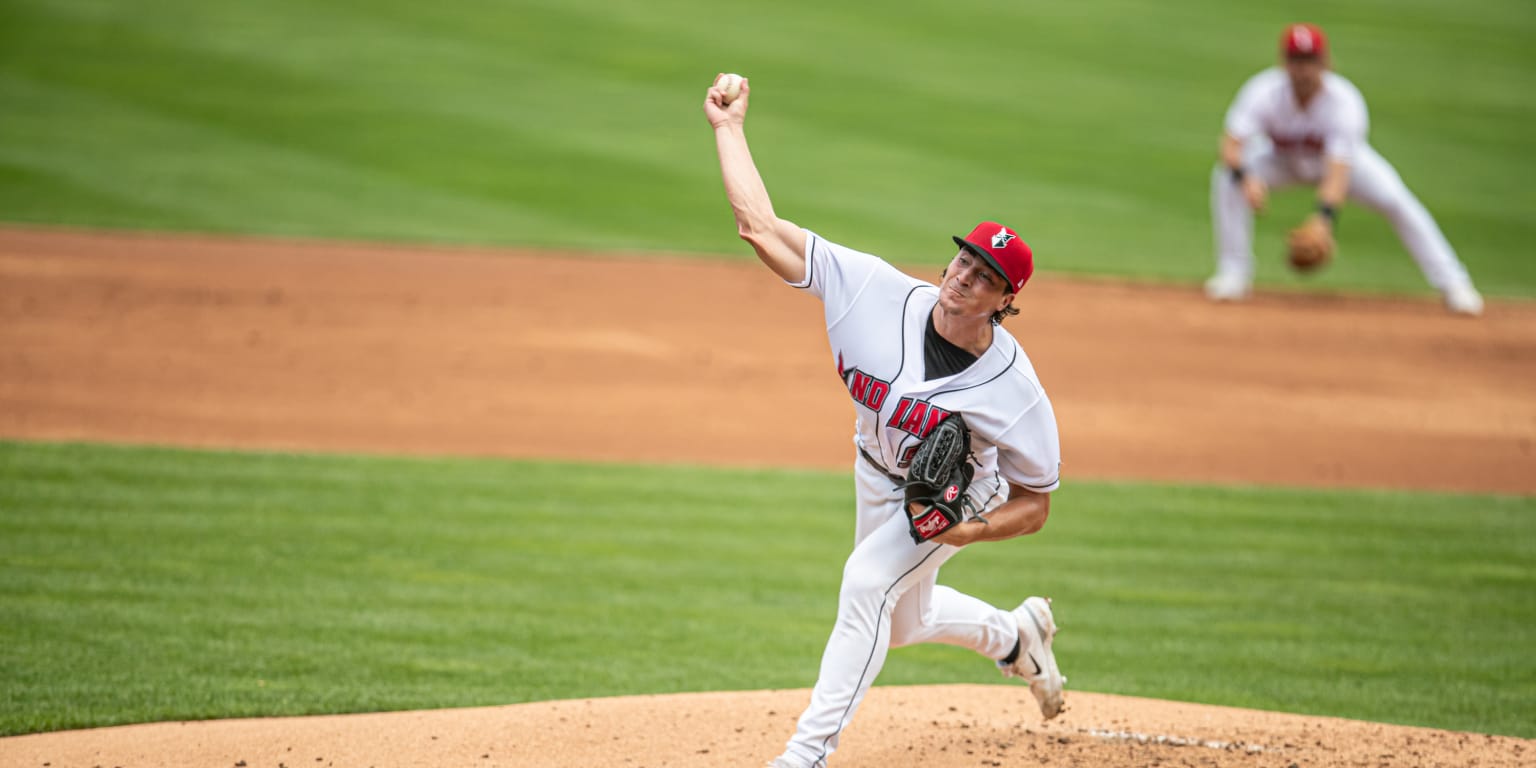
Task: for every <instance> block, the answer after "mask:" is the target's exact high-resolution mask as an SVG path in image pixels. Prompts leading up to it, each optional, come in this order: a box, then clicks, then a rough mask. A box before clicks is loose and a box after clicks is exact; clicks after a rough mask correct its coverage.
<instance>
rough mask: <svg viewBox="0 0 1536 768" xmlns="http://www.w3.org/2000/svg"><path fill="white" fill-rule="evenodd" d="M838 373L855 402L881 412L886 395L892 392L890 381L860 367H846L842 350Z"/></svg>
mask: <svg viewBox="0 0 1536 768" xmlns="http://www.w3.org/2000/svg"><path fill="white" fill-rule="evenodd" d="M837 375H838V376H839V377H840V378H842V380H843V385H844V386H846V387H848V394H849V395H851V396H852V397H853V401H854V402H855V403H858V404H859V405H862V406H864V407H865V408H868V409H870V410H872V411H875V412H876V413H879V412H880V406H883V405H885V396H886V395H889V394H890V393H891V383H890V382H888V381H882V380H880V379H877V378H875V377H873V376H871V375H869V374H867V373H865V372H863V371H861V370H859V369H858V368H854V369H852V370H848V369H846V368H844V367H843V355H842V353H841V352H839V353H838V355H837Z"/></svg>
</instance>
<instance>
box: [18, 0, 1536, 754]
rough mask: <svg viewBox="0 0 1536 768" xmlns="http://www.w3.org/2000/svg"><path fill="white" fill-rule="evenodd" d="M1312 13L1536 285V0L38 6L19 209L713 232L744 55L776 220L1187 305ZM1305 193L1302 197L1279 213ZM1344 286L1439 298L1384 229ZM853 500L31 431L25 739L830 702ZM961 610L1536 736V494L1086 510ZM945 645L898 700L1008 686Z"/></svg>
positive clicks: (1479, 259) (1458, 209)
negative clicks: (722, 700) (306, 717)
mask: <svg viewBox="0 0 1536 768" xmlns="http://www.w3.org/2000/svg"><path fill="white" fill-rule="evenodd" d="M1302 18H1305V19H1308V20H1312V21H1317V22H1319V23H1321V24H1323V25H1324V26H1325V28H1327V29H1328V30H1329V32H1330V33H1331V34H1332V36H1333V39H1334V45H1335V49H1336V61H1337V64H1338V68H1339V70H1340V71H1341V72H1343V73H1344V74H1346V75H1348V76H1349V77H1351V78H1352V79H1353V80H1354V81H1355V82H1356V83H1357V84H1358V85H1359V86H1360V87H1361V89H1362V90H1363V91H1364V93H1365V95H1366V97H1367V99H1368V101H1369V103H1370V107H1371V115H1372V121H1373V132H1372V141H1373V143H1374V144H1375V146H1377V147H1378V148H1379V149H1380V150H1381V151H1382V152H1383V154H1385V155H1386V156H1387V157H1388V158H1389V159H1390V160H1391V161H1393V163H1394V164H1395V165H1396V166H1397V168H1398V169H1399V171H1401V173H1402V174H1403V176H1404V178H1405V179H1406V180H1407V181H1408V183H1409V185H1410V187H1411V188H1413V189H1414V190H1415V191H1416V192H1417V193H1418V195H1419V196H1420V197H1421V198H1422V199H1423V201H1424V202H1425V203H1426V205H1428V207H1429V208H1430V210H1431V211H1433V212H1434V213H1435V215H1436V216H1437V218H1438V220H1439V221H1440V223H1441V225H1442V227H1443V228H1444V229H1445V231H1446V233H1447V235H1448V236H1449V237H1450V239H1451V241H1452V242H1453V243H1454V244H1455V245H1456V246H1457V248H1458V250H1459V252H1460V254H1461V256H1462V258H1463V259H1464V260H1465V261H1466V262H1467V264H1468V266H1469V268H1470V269H1471V271H1472V273H1473V275H1474V277H1475V278H1476V279H1477V280H1478V283H1479V285H1480V287H1482V288H1483V290H1484V291H1485V292H1486V293H1488V294H1491V295H1501V296H1507V297H1522V298H1530V297H1536V260H1533V259H1531V258H1529V252H1530V243H1532V242H1536V192H1533V191H1532V188H1531V186H1530V184H1529V183H1528V179H1530V178H1531V177H1533V176H1536V148H1533V146H1532V144H1531V142H1530V140H1529V136H1530V125H1531V124H1532V123H1533V122H1536V89H1532V88H1531V87H1530V83H1531V81H1532V79H1533V76H1536V46H1532V45H1531V44H1530V41H1531V40H1533V39H1536V5H1533V4H1531V3H1528V2H1523V0H1473V1H1472V2H1465V3H1458V4H1445V3H1432V2H1425V1H1423V0H1394V1H1393V2H1387V1H1386V0H1351V1H1350V2H1329V3H1324V2H1280V3H1268V4H1263V5H1262V7H1260V6H1256V5H1240V4H1232V3H1222V2H1216V0H1181V1H1179V2H1167V3H1136V2H1128V1H1127V0H1114V1H1110V2H1088V3H1078V4H1060V3H1056V4H1048V3H1039V2H1010V3H1004V2H985V1H983V0H959V2H949V3H944V4H938V5H935V4H931V3H920V2H915V0H898V2H895V3H885V4H880V5H878V6H874V5H870V6H860V7H850V6H846V5H840V4H835V3H824V2H807V1H806V0H780V1H778V2H772V3H769V2H748V3H737V4H727V5H722V4H719V3H704V2H688V1H681V0H657V1H656V2H650V3H634V4H621V3H607V2H596V1H595V0H562V1H561V2H553V1H552V0H516V1H515V2H513V3H498V2H491V0H461V2H455V3H416V2H400V1H399V0H372V1H370V2H363V1H362V0H329V1H328V2H300V1H299V0H271V1H270V2H263V3H254V4H236V3H206V2H192V1H191V0H144V2H136V3H120V2H112V1H111V0H10V2H6V3H3V4H0V222H8V223H19V224H40V225H49V226H68V227H106V228H123V229H149V230H193V231H204V232H215V233H255V234H268V235H277V236H294V237H320V238H347V239H377V240H387V241H406V242H410V241H421V242H434V243H475V244H506V245H533V246H551V247H556V248H564V249H599V250H605V251H615V250H619V251H636V252H642V253H644V252H653V251H657V252H681V253H692V254H697V255H698V256H699V257H700V258H741V259H746V258H750V254H749V252H748V250H747V249H746V248H745V246H743V245H742V244H741V243H740V242H739V241H738V240H736V238H735V234H734V225H733V223H732V221H731V217H730V212H729V209H728V207H727V206H726V204H725V201H724V198H723V195H722V193H721V188H720V181H719V174H718V169H717V167H716V165H715V158H714V149H713V142H712V138H711V136H710V133H709V130H708V128H707V126H706V124H705V122H704V120H703V117H702V114H701V111H700V103H701V101H702V98H703V92H704V89H705V87H706V86H707V85H708V83H709V82H710V80H711V78H712V77H713V75H714V74H715V73H716V72H718V71H721V70H731V71H737V72H742V73H745V74H747V75H748V76H750V77H751V78H752V79H753V85H754V88H755V93H754V97H753V113H752V117H751V118H750V122H749V133H750V135H751V136H752V139H753V141H754V152H755V155H756V158H757V160H758V162H759V164H760V166H761V167H762V169H763V171H764V174H765V176H766V178H767V180H768V183H769V187H770V190H772V192H773V193H774V197H775V203H776V207H777V209H778V212H779V213H780V214H781V215H784V216H786V217H788V218H790V219H793V220H795V221H797V222H799V223H801V224H803V225H806V226H808V227H811V228H813V229H815V230H817V231H818V232H820V233H822V234H824V235H826V236H828V237H831V238H833V239H835V240H839V241H841V242H845V243H847V244H849V245H853V246H856V247H860V248H863V249H866V250H871V251H874V252H876V253H880V254H881V255H884V256H886V257H887V258H889V259H890V260H892V261H896V262H899V263H905V264H924V263H930V264H938V263H941V262H942V261H943V260H944V259H946V258H948V257H949V256H950V255H951V254H952V246H951V245H950V243H949V239H948V237H949V235H951V234H957V233H960V232H963V231H965V230H966V229H968V228H969V227H970V226H971V225H972V224H973V223H974V222H975V221H976V220H978V219H980V218H984V217H996V218H1001V219H1004V220H1006V221H1009V222H1011V223H1014V224H1015V225H1016V226H1018V227H1019V228H1020V229H1021V230H1022V231H1023V232H1024V233H1025V234H1026V236H1027V238H1028V239H1029V240H1030V241H1031V243H1032V244H1033V245H1034V246H1035V248H1036V251H1037V253H1038V254H1039V256H1040V260H1041V267H1042V269H1045V270H1050V271H1055V272H1068V273H1081V274H1101V275H1111V276H1123V277H1130V278H1136V279H1149V280H1162V281H1182V282H1191V283H1192V282H1194V281H1197V280H1199V279H1201V278H1203V277H1204V276H1205V275H1206V274H1207V273H1208V272H1209V269H1210V256H1209V253H1210V239H1211V237H1210V232H1209V229H1210V225H1209V222H1208V214H1207V187H1206V185H1207V175H1208V173H1209V169H1210V167H1211V164H1212V163H1213V162H1214V150H1215V144H1216V137H1217V134H1218V132H1219V130H1220V126H1221V119H1222V114H1223V111H1224V110H1225V108H1226V106H1227V104H1228V102H1229V101H1230V99H1231V97H1232V96H1233V94H1234V93H1235V91H1236V89H1237V87H1238V86H1239V85H1240V84H1241V82H1242V81H1243V80H1244V79H1245V78H1246V77H1248V76H1249V75H1250V74H1252V73H1253V72H1255V71H1257V70H1258V69H1260V68H1262V67H1264V66H1266V65H1268V64H1269V63H1270V61H1271V56H1272V54H1271V50H1272V48H1273V43H1274V41H1275V39H1276V38H1277V36H1278V34H1279V30H1280V28H1281V27H1282V26H1283V24H1284V23H1286V22H1288V21H1292V20H1296V19H1302ZM1308 206H1309V198H1308V196H1307V195H1306V194H1305V193H1304V192H1293V193H1291V194H1288V195H1282V196H1281V197H1279V198H1278V199H1277V200H1276V201H1275V205H1274V209H1273V211H1272V213H1271V215H1269V216H1268V217H1266V218H1264V219H1263V220H1261V221H1260V224H1259V231H1260V236H1261V237H1268V238H1269V239H1270V242H1272V243H1273V244H1274V258H1270V259H1267V260H1264V261H1263V263H1262V264H1261V267H1260V269H1261V271H1260V279H1261V281H1263V282H1266V283H1268V284H1270V285H1279V286H1295V285H1298V284H1299V281H1298V280H1297V279H1296V278H1294V277H1291V276H1289V275H1288V274H1286V273H1285V271H1284V270H1283V269H1282V267H1281V266H1280V259H1279V257H1278V251H1279V237H1280V233H1281V232H1282V231H1283V230H1284V229H1286V228H1287V227H1289V226H1290V225H1291V224H1292V223H1294V222H1295V221H1296V220H1299V218H1300V217H1301V216H1302V214H1303V213H1304V212H1305V211H1306V209H1307V208H1308ZM1341 227H1342V241H1343V242H1342V251H1341V254H1340V259H1339V260H1338V261H1337V263H1336V264H1335V265H1334V266H1333V267H1330V270H1329V272H1327V273H1326V274H1324V275H1321V276H1319V277H1318V278H1315V279H1313V280H1311V281H1310V284H1311V287H1312V288H1313V289H1319V290H1350V291H1378V292H1422V291H1424V290H1426V289H1425V287H1424V285H1423V281H1422V278H1421V277H1420V276H1419V274H1418V272H1417V270H1416V268H1415V267H1414V266H1413V264H1412V263H1411V261H1410V260H1409V258H1408V257H1407V255H1406V254H1405V253H1404V252H1403V251H1402V249H1401V247H1400V246H1399V245H1398V243H1397V242H1396V239H1395V236H1394V235H1393V234H1392V233H1391V231H1390V230H1389V229H1388V227H1387V226H1386V224H1385V223H1384V222H1382V221H1380V220H1379V219H1376V218H1375V217H1374V216H1372V215H1370V214H1369V213H1367V212H1365V211H1363V210H1360V209H1358V208H1347V209H1346V210H1345V211H1344V214H1343V219H1342V222H1341ZM850 496H851V489H850V488H849V481H848V480H847V479H846V478H845V477H844V476H843V475H842V473H824V474H823V473H803V472H769V471H752V472H749V471H730V470H703V469H689V468H659V467H622V466H605V467H600V468H590V467H581V466H575V465H566V464H552V463H514V462H495V461H468V460H446V459H445V460H436V461H429V460H403V459H363V458H348V457H299V456H281V455H264V454H235V453H197V452H187V451H174V450H161V449H142V450H141V449H128V448H111V447H87V446H72V445H50V444H21V443H0V594H3V599H0V679H3V680H4V681H5V685H4V686H3V687H0V733H6V734H13V733H23V732H30V731H36V730H53V729H59V728H69V727H80V726H90V725H105V724H112V723H122V722H137V721H145V720H164V719H195V718H209V717H224V716H237V715H266V714H298V713H315V712H341V711H361V710H384V709H398V708H419V707H442V706H461V705H473V704H502V703H509V702H518V701H531V700H542V699H554V698H567V697H583V696H605V695H617V694H625V693H657V692H668V691H679V690H705V689H757V688H770V687H779V688H790V687H805V686H808V685H810V684H811V682H812V681H813V679H814V676H815V669H816V664H817V660H818V659H819V656H820V652H821V647H822V643H823V641H824V639H825V636H826V632H827V631H828V629H829V626H830V622H831V619H832V616H833V612H834V610H835V597H836V584H837V579H838V575H839V571H840V564H841V560H842V558H843V557H844V555H845V554H846V547H847V543H848V541H849V539H850V537H851V513H850V507H851V499H850ZM1057 498H1058V501H1057V503H1056V510H1057V512H1056V515H1055V517H1054V518H1053V519H1052V522H1051V524H1050V525H1049V526H1048V527H1047V529H1046V530H1045V532H1043V533H1042V534H1041V535H1039V536H1038V537H1035V538H1033V539H1029V540H1026V541H1021V542H1014V543H1010V544H1006V545H989V546H985V547H978V548H976V549H975V550H973V551H971V552H967V553H966V554H965V555H964V556H962V557H960V558H959V559H957V560H956V561H955V562H954V563H952V564H951V565H949V566H947V567H946V568H945V571H944V573H945V578H946V581H947V582H948V583H951V584H953V585H954V586H957V587H960V588H962V589H965V590H967V591H970V592H972V593H974V594H977V595H978V596H981V597H983V598H985V599H988V600H991V601H993V602H995V603H997V604H1000V605H1011V604H1013V603H1014V602H1016V601H1017V600H1018V599H1020V598H1021V597H1023V596H1024V594H1026V593H1027V592H1042V593H1049V594H1052V595H1054V596H1055V597H1056V598H1057V600H1058V607H1059V617H1060V619H1061V621H1062V624H1063V625H1064V627H1065V629H1064V630H1063V635H1062V636H1061V644H1060V646H1059V653H1060V656H1061V659H1062V663H1063V664H1064V665H1065V666H1066V667H1067V668H1068V672H1069V674H1070V677H1071V679H1072V687H1073V688H1075V689H1078V690H1090V691H1103V692H1113V693H1122V694H1137V695H1146V696H1157V697H1165V698H1174V699H1183V700H1192V701H1203V702H1211V703H1219V704H1229V705H1239V706H1251V707H1259V708H1266V709H1276V710H1285V711H1292V712H1310V713H1318V714H1332V715H1342V716H1348V717H1357V718H1366V719H1373V720H1382V721H1389V722H1399V723H1412V724H1419V725H1432V726H1440V727H1445V728H1455V729H1468V730H1476V731H1485V732H1493V733H1506V734H1513V735H1520V736H1526V737H1536V725H1533V723H1536V665H1533V664H1532V661H1531V656H1530V650H1529V649H1531V648H1532V647H1536V637H1533V635H1536V500H1533V499H1531V498H1495V497H1482V496H1446V495H1428V494H1410V493H1372V492H1327V493H1324V492H1311V491H1289V490H1279V489H1231V488H1228V489H1222V488H1178V487H1165V486H1157V485H1118V484H1104V483H1071V484H1069V485H1068V486H1067V487H1066V488H1064V489H1063V490H1062V491H1060V492H1059V495H1058V497H1057ZM996 679H997V678H996V676H995V673H994V672H992V670H990V669H988V668H987V667H986V665H985V663H979V662H978V661H977V660H976V659H974V658H972V657H971V656H970V655H969V654H966V653H963V652H958V651H955V650H953V649H947V648H915V649H901V650H898V651H896V652H894V653H893V655H892V661H891V662H890V663H889V664H888V666H887V668H886V671H885V673H884V674H883V675H882V677H881V680H880V682H881V683H882V684H903V683H927V682H957V681H960V682H965V681H977V682H984V681H988V680H996Z"/></svg>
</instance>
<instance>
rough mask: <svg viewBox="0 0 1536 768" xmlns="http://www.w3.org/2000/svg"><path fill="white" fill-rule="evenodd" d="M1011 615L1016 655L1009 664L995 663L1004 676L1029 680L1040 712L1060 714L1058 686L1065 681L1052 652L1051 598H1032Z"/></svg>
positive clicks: (1060, 702)
mask: <svg viewBox="0 0 1536 768" xmlns="http://www.w3.org/2000/svg"><path fill="white" fill-rule="evenodd" d="M1013 617H1014V619H1016V620H1017V621H1018V623H1019V657H1018V658H1017V659H1014V661H1013V663H1012V664H1004V663H1003V662H1001V661H999V662H997V668H998V670H999V671H1001V672H1002V673H1003V676H1004V677H1017V678H1022V679H1024V680H1027V681H1028V682H1029V692H1030V693H1033V694H1034V695H1035V701H1037V702H1039V704H1040V714H1041V715H1043V716H1045V719H1047V720H1050V719H1051V718H1053V717H1055V716H1057V715H1059V714H1061V709H1062V705H1063V704H1064V703H1065V701H1064V700H1063V698H1062V692H1061V689H1062V687H1063V686H1065V685H1066V683H1067V678H1065V677H1063V676H1062V674H1061V670H1060V669H1059V668H1058V667H1057V666H1056V654H1055V653H1052V652H1051V640H1052V639H1053V638H1055V637H1056V617H1055V616H1053V615H1052V614H1051V601H1050V599H1049V598H1044V597H1031V598H1029V599H1027V600H1025V601H1024V602H1023V603H1021V604H1020V605H1019V607H1017V608H1015V609H1013Z"/></svg>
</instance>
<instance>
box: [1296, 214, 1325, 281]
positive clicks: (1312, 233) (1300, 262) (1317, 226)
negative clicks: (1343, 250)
mask: <svg viewBox="0 0 1536 768" xmlns="http://www.w3.org/2000/svg"><path fill="white" fill-rule="evenodd" d="M1333 248H1334V243H1333V229H1332V227H1329V226H1328V222H1327V220H1326V219H1324V218H1323V217H1321V216H1315V215H1314V216H1312V217H1310V218H1308V219H1307V220H1306V221H1304V222H1302V224H1301V226H1299V227H1297V228H1295V229H1293V230H1291V233H1290V236H1289V237H1287V238H1286V253H1287V259H1288V260H1289V261H1290V263H1291V268H1292V269H1294V270H1296V271H1297V272H1312V271H1314V270H1316V269H1319V268H1321V267H1322V266H1323V265H1325V264H1327V263H1328V261H1329V260H1330V259H1332V258H1333Z"/></svg>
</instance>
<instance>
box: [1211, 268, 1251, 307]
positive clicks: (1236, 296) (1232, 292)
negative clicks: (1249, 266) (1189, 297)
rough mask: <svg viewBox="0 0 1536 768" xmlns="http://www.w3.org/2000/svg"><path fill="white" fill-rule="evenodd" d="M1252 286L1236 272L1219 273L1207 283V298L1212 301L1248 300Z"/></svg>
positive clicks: (1212, 276)
mask: <svg viewBox="0 0 1536 768" xmlns="http://www.w3.org/2000/svg"><path fill="white" fill-rule="evenodd" d="M1252 287H1253V286H1252V284H1251V283H1250V281H1249V280H1248V278H1247V277H1244V276H1243V275H1239V274H1236V273H1234V272H1217V273H1216V274H1214V275H1211V279H1209V280H1206V281H1205V297H1206V298H1207V299H1210V300H1211V301H1242V300H1243V299H1246V298H1248V293H1249V291H1250V289H1251V288H1252Z"/></svg>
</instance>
